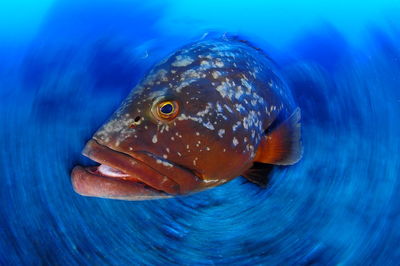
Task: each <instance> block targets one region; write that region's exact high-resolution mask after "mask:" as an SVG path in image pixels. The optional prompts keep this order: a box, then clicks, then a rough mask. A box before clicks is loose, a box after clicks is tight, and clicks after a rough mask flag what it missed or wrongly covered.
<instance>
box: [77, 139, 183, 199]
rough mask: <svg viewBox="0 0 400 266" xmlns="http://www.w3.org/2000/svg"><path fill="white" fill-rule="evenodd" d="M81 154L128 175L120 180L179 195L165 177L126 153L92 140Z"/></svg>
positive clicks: (174, 186) (175, 187) (177, 189)
mask: <svg viewBox="0 0 400 266" xmlns="http://www.w3.org/2000/svg"><path fill="white" fill-rule="evenodd" d="M82 153H83V155H85V156H87V157H89V158H90V159H92V160H94V161H96V162H98V163H100V164H105V165H108V166H110V167H112V168H115V169H118V170H120V171H122V172H124V173H126V174H128V175H129V176H128V177H123V178H120V179H123V180H125V181H132V182H138V181H140V182H142V183H144V184H146V185H148V186H150V187H151V188H153V189H156V190H160V191H164V192H167V193H169V194H178V193H179V185H178V184H177V183H176V182H174V181H173V180H171V179H170V178H168V177H167V176H165V175H163V174H161V173H159V172H157V171H156V170H154V169H153V168H151V167H149V166H148V165H147V164H145V163H143V162H142V161H140V160H137V159H135V158H133V157H131V156H130V155H128V154H126V153H122V152H119V151H115V150H113V149H110V148H108V147H106V146H104V145H101V144H99V143H98V142H97V141H96V140H94V139H91V140H90V141H89V142H88V143H87V144H86V146H85V149H84V150H83V152H82Z"/></svg>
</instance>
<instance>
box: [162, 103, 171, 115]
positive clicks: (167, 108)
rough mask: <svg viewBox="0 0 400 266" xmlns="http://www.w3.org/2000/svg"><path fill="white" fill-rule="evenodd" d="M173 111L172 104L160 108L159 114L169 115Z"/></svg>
mask: <svg viewBox="0 0 400 266" xmlns="http://www.w3.org/2000/svg"><path fill="white" fill-rule="evenodd" d="M173 109H174V107H173V106H172V104H166V105H164V106H163V107H161V113H163V114H170V113H172V110H173Z"/></svg>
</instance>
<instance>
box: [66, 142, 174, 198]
mask: <svg viewBox="0 0 400 266" xmlns="http://www.w3.org/2000/svg"><path fill="white" fill-rule="evenodd" d="M83 154H84V155H86V156H87V157H89V158H90V159H92V160H94V161H96V162H99V163H100V164H101V165H100V166H91V167H82V166H76V167H75V168H74V169H73V170H72V173H71V178H72V184H73V187H74V190H75V191H76V192H77V193H78V194H81V195H84V196H93V197H103V198H116V199H129V200H143V199H149V198H165V197H169V196H170V195H168V194H171V195H175V194H179V185H178V184H177V183H176V182H174V181H173V180H171V179H169V178H168V177H167V176H165V175H163V174H161V173H159V172H157V171H156V170H154V169H153V168H151V167H149V166H148V165H146V164H145V163H143V162H141V161H140V160H137V159H135V158H133V157H131V156H129V155H127V154H124V153H121V152H118V151H114V150H112V149H110V148H108V147H106V146H103V145H101V144H99V143H98V142H97V141H95V140H90V141H89V142H88V143H87V145H86V147H85V149H84V150H83Z"/></svg>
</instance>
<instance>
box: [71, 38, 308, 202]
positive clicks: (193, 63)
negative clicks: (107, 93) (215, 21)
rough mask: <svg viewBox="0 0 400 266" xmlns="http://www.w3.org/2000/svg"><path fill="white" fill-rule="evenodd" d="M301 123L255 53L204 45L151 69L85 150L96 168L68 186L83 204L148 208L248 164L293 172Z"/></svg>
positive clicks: (78, 172) (240, 46)
mask: <svg viewBox="0 0 400 266" xmlns="http://www.w3.org/2000/svg"><path fill="white" fill-rule="evenodd" d="M299 119H300V113H299V111H298V109H296V108H295V104H294V102H293V100H292V97H291V95H290V91H289V90H288V88H287V86H286V85H285V84H284V82H283V81H282V79H281V78H280V77H279V76H278V74H277V73H276V70H275V69H274V67H273V65H272V63H271V62H270V61H269V59H268V58H267V57H266V56H265V55H264V54H263V53H262V52H260V51H259V50H257V49H254V48H253V47H251V46H249V45H247V44H246V43H243V42H240V41H237V40H234V39H226V38H221V39H213V40H204V41H201V42H198V43H194V44H191V45H188V46H186V47H183V48H182V49H181V50H179V51H177V52H175V53H174V54H173V55H171V56H170V57H168V58H167V59H166V60H164V61H163V62H161V63H160V64H158V65H157V66H155V67H154V68H153V69H152V70H151V71H150V73H149V74H148V75H147V77H146V78H145V79H144V80H143V81H142V82H141V83H140V84H139V85H138V86H137V87H136V88H135V89H134V90H133V91H132V92H131V93H130V95H129V96H128V98H127V99H126V100H125V102H124V103H123V104H122V105H121V107H120V108H119V109H118V110H117V111H116V113H115V114H114V115H113V117H112V118H111V119H110V121H109V122H108V123H106V124H105V125H104V126H102V127H101V128H100V129H99V130H98V131H97V132H96V133H95V135H94V136H93V139H92V140H90V141H89V142H88V144H87V145H86V148H85V149H84V151H83V154H84V155H86V156H87V157H89V158H91V159H92V160H94V161H96V162H99V163H100V164H101V166H99V167H98V168H96V167H95V168H83V167H80V166H78V167H76V168H74V170H73V172H72V182H73V186H74V189H75V190H76V191H77V192H78V193H79V194H82V195H87V196H96V197H106V198H117V199H127V200H143V199H155V198H164V197H170V196H173V195H182V194H189V193H193V192H197V191H201V190H204V189H206V188H209V187H213V186H216V185H219V184H223V183H225V182H227V181H229V180H231V179H233V178H235V177H237V176H239V175H242V174H244V173H246V171H247V170H249V169H250V168H251V167H252V165H253V163H254V161H255V159H257V161H259V162H262V163H272V164H283V165H287V164H293V163H295V162H296V161H298V160H299V158H300V156H301V145H300V132H299ZM281 125H282V126H281ZM272 126H273V127H272ZM275 128H276V130H275ZM272 129H273V132H270V131H271V130H272ZM267 132H269V133H268V134H267ZM274 132H275V134H273V133H274ZM278 133H279V134H278ZM281 136H285V137H284V138H285V139H281ZM259 147H260V148H259ZM258 148H259V149H258ZM277 150H279V151H280V152H276V151H277ZM249 179H250V180H251V177H250V178H249Z"/></svg>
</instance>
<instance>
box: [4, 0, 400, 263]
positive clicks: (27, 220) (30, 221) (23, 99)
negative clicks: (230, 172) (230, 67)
mask: <svg viewBox="0 0 400 266" xmlns="http://www.w3.org/2000/svg"><path fill="white" fill-rule="evenodd" d="M225 32H229V33H232V34H237V35H239V36H240V37H242V38H243V39H247V40H249V41H250V42H252V43H254V44H255V45H257V46H258V47H261V48H262V49H263V50H264V51H265V53H267V54H268V55H269V56H270V57H271V58H272V59H273V60H274V61H275V62H276V63H277V64H278V65H279V67H280V69H281V72H282V74H283V76H284V77H285V79H286V82H287V83H288V84H290V86H291V89H292V92H293V94H294V97H295V99H296V101H297V103H298V105H299V106H300V108H301V109H302V134H303V135H302V136H303V137H302V138H303V145H304V154H303V159H302V160H301V161H300V162H299V163H298V164H296V165H294V166H290V167H286V168H279V167H277V168H275V169H274V170H273V172H272V174H271V177H270V183H269V185H268V187H267V188H266V189H262V188H259V187H258V186H256V185H253V184H251V183H249V182H248V181H246V180H245V179H243V178H236V179H234V180H233V181H231V182H229V183H227V184H225V185H222V186H219V187H216V188H213V189H210V190H207V191H204V192H201V193H197V194H194V195H190V196H185V197H178V198H172V199H166V200H154V201H142V202H125V201H117V200H108V199H98V198H87V197H82V196H79V195H77V194H76V193H75V192H74V191H73V189H72V186H71V182H70V176H69V173H70V171H71V169H72V167H73V166H74V165H76V164H78V163H79V164H88V163H90V162H89V160H88V159H85V158H84V157H83V156H82V155H80V152H81V150H82V148H83V146H84V144H85V143H86V141H87V140H88V139H89V138H90V137H91V135H92V134H93V133H94V132H95V130H97V128H98V127H99V126H100V125H101V124H103V123H104V122H105V121H106V120H107V118H108V117H109V116H110V114H111V113H112V112H113V111H114V110H115V109H116V108H117V107H118V105H119V104H120V102H121V101H122V100H123V99H124V98H125V97H126V95H127V94H128V93H129V91H130V90H131V89H132V88H133V87H134V86H135V84H136V83H137V82H138V81H139V80H140V79H141V78H142V77H143V76H144V75H145V73H146V71H147V70H148V69H149V68H150V67H151V66H152V65H153V64H154V63H155V62H157V61H159V60H161V59H162V58H163V57H165V56H166V55H168V54H169V53H171V52H172V51H174V49H177V48H179V47H180V46H182V45H184V44H187V43H189V42H193V41H196V40H200V39H201V38H202V36H204V35H205V34H206V33H208V34H223V33H225ZM0 60H1V64H0V99H1V100H0V125H1V128H0V148H1V149H0V162H1V165H0V166H1V167H0V182H1V185H0V204H1V205H0V206H1V207H0V264H1V265H32V264H34V265H37V264H51V265H76V264H78V265H103V264H106V265H127V264H128V265H129V264H133V265H170V264H171V265H172V264H184V265H221V264H228V265H253V264H255V265H263V264H264V265H338V264H340V265H399V264H400V248H399V243H400V230H399V225H400V217H399V214H400V198H399V189H400V179H399V171H400V155H399V151H400V119H399V116H400V3H399V1H395V0H392V1H390V0H384V1H344V0H339V1H320V2H317V1H311V0H306V1H293V0H284V1H261V0H259V1H256V0H248V1H242V0H241V1H233V0H231V1H228V0H219V1H217V0H216V1H211V0H205V1H184V0H166V1H161V0H155V1H154V0H152V1H133V0H131V1H128V0H114V1H111V0H110V1H104V0H100V1H78V0H68V1H67V0H38V1H33V0H14V1H12V0H5V1H2V2H1V3H0Z"/></svg>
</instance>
